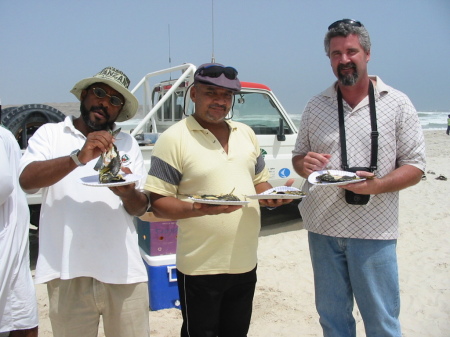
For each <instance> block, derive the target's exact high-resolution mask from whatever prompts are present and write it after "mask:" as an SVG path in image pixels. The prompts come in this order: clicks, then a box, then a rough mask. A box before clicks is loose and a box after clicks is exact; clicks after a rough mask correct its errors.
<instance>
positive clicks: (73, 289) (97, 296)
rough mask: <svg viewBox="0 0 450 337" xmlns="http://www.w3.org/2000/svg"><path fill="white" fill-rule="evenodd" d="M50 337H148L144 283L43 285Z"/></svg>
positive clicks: (89, 280)
mask: <svg viewBox="0 0 450 337" xmlns="http://www.w3.org/2000/svg"><path fill="white" fill-rule="evenodd" d="M47 290H48V296H49V303H50V308H49V309H50V310H49V316H50V321H51V324H52V329H53V335H54V337H80V336H83V337H97V335H98V326H99V321H100V315H102V316H103V326H104V330H105V336H106V337H145V336H150V326H149V306H148V304H149V303H148V301H149V300H148V287H147V283H146V282H143V283H134V284H108V283H102V282H100V281H97V280H96V279H93V278H91V277H78V278H74V279H70V280H61V279H55V280H52V281H50V282H48V283H47Z"/></svg>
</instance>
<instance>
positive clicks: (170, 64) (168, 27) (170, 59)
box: [167, 24, 172, 79]
mask: <svg viewBox="0 0 450 337" xmlns="http://www.w3.org/2000/svg"><path fill="white" fill-rule="evenodd" d="M167 30H168V34H169V68H172V58H171V57H170V24H168V25H167ZM170 76H171V78H170V79H172V73H170Z"/></svg>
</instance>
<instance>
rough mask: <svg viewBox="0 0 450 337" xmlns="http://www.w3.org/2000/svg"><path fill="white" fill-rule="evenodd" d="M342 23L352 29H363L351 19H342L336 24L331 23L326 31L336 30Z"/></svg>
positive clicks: (361, 25)
mask: <svg viewBox="0 0 450 337" xmlns="http://www.w3.org/2000/svg"><path fill="white" fill-rule="evenodd" d="M341 23H344V24H346V25H350V26H354V27H364V25H363V24H362V23H361V22H359V21H356V20H352V19H342V20H338V21H336V22H333V23H332V24H331V25H329V26H328V30H330V29H333V28H336V27H337V26H339V24H341Z"/></svg>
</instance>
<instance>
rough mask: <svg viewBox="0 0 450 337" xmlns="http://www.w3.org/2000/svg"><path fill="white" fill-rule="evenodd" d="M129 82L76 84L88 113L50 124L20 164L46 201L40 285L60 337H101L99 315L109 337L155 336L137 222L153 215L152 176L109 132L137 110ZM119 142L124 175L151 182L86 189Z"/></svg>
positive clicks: (133, 147) (111, 71)
mask: <svg viewBox="0 0 450 337" xmlns="http://www.w3.org/2000/svg"><path fill="white" fill-rule="evenodd" d="M129 84H130V80H129V79H128V77H127V76H126V75H125V74H124V73H123V72H121V71H120V70H118V69H115V68H113V67H107V68H105V69H103V70H102V71H100V72H99V73H98V74H96V75H94V76H93V77H89V78H86V79H83V80H81V81H79V82H78V83H76V84H75V86H74V87H73V89H72V90H71V92H72V93H73V94H74V95H75V96H76V97H77V98H78V99H79V100H80V111H81V115H80V116H79V117H76V118H74V117H73V116H68V117H66V119H65V120H64V121H63V122H61V123H57V124H45V125H43V126H42V127H41V128H39V129H38V130H37V131H36V133H35V134H34V135H33V137H31V138H30V140H29V144H28V148H27V149H26V152H25V154H24V155H23V157H22V160H21V166H20V169H21V175H20V184H21V186H22V188H23V189H24V190H25V191H26V192H28V193H35V192H37V191H38V190H39V189H41V191H42V196H43V200H42V209H41V218H40V227H39V256H38V261H37V266H36V275H35V280H36V283H47V290H48V295H49V303H50V310H49V315H50V320H51V323H52V329H53V334H54V335H55V336H66V337H70V336H77V337H79V336H96V335H97V333H98V325H99V319H100V316H102V317H103V325H104V329H105V335H106V336H108V337H110V336H123V337H125V336H126V337H129V336H139V337H140V336H148V335H149V316H148V288H147V273H146V270H145V267H144V264H143V263H142V260H141V256H140V253H139V246H138V237H137V234H136V231H135V227H134V224H133V216H135V215H142V214H143V213H145V211H146V210H147V208H148V197H147V196H146V194H144V193H143V192H142V191H141V190H140V188H141V187H142V186H143V182H144V181H145V176H146V171H145V167H144V162H143V158H142V154H141V151H140V149H139V145H138V144H137V142H136V141H135V139H134V138H133V137H131V136H130V135H129V134H126V133H119V134H118V135H116V136H115V137H116V138H114V137H113V135H112V134H111V132H110V130H111V131H113V130H114V129H116V126H115V124H114V123H115V122H121V121H126V120H128V119H130V118H132V117H133V116H134V115H135V114H136V111H137V109H138V101H137V99H136V97H135V96H134V95H133V94H132V93H131V92H130V91H129V90H128V86H129ZM113 143H114V145H115V146H116V147H117V149H118V152H119V156H120V158H121V163H122V170H123V171H124V172H127V173H130V172H132V173H134V174H136V175H140V176H141V177H143V180H144V181H142V179H141V180H139V181H137V182H136V183H132V184H128V185H123V186H112V187H109V186H111V184H109V185H108V187H109V188H106V187H103V186H99V187H92V186H87V185H84V184H82V183H81V180H80V179H81V178H83V177H86V176H92V175H95V174H98V173H97V172H96V171H95V170H94V165H95V164H96V162H97V160H98V158H99V156H100V155H101V154H102V153H104V152H106V151H108V150H109V149H111V147H112V146H113Z"/></svg>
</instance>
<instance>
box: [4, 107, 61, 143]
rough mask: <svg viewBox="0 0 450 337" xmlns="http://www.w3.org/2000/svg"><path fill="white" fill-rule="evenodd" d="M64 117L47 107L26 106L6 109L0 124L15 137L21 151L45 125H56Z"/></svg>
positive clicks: (57, 111) (56, 110) (59, 112)
mask: <svg viewBox="0 0 450 337" xmlns="http://www.w3.org/2000/svg"><path fill="white" fill-rule="evenodd" d="M65 117H66V116H65V115H64V114H63V113H62V112H61V111H59V110H58V109H55V108H53V107H51V106H49V105H45V104H26V105H22V106H20V107H16V108H12V107H11V108H6V109H4V110H3V112H2V123H3V125H4V126H5V127H6V128H7V129H9V130H10V131H11V132H12V133H13V135H14V137H16V139H17V141H18V143H19V146H20V148H21V149H25V148H26V147H27V146H28V139H30V137H31V136H32V135H33V134H34V133H35V132H36V130H37V129H38V128H39V127H40V126H42V125H44V124H46V123H58V122H61V121H63V120H64V118H65Z"/></svg>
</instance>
